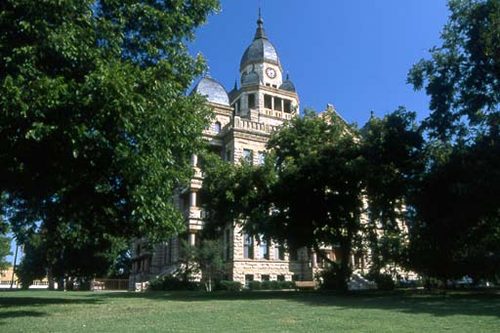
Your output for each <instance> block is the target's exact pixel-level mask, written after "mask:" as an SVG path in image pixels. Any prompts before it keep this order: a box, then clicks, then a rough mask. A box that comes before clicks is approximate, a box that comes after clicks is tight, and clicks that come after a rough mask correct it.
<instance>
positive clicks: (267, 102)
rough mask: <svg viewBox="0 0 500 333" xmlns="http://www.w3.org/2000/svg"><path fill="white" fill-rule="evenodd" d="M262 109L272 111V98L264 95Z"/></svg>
mask: <svg viewBox="0 0 500 333" xmlns="http://www.w3.org/2000/svg"><path fill="white" fill-rule="evenodd" d="M264 107H265V108H266V109H272V108H273V98H272V97H271V96H269V95H264Z"/></svg>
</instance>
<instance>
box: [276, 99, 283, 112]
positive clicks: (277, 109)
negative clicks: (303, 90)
mask: <svg viewBox="0 0 500 333" xmlns="http://www.w3.org/2000/svg"><path fill="white" fill-rule="evenodd" d="M281 101H282V99H281V98H279V97H274V109H275V110H276V111H283V107H282V106H281Z"/></svg>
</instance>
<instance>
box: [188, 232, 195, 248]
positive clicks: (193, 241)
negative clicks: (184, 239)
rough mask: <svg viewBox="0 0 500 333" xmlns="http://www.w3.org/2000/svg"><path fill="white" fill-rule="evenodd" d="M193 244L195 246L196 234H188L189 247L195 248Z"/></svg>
mask: <svg viewBox="0 0 500 333" xmlns="http://www.w3.org/2000/svg"><path fill="white" fill-rule="evenodd" d="M195 244H196V234H195V233H190V234H189V245H191V246H195Z"/></svg>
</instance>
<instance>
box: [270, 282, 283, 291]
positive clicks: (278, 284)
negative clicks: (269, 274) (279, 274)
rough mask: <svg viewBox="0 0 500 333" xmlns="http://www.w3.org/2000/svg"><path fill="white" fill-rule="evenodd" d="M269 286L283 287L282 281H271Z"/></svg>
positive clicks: (274, 288)
mask: <svg viewBox="0 0 500 333" xmlns="http://www.w3.org/2000/svg"><path fill="white" fill-rule="evenodd" d="M269 287H270V289H272V290H277V289H282V288H281V281H271V283H269Z"/></svg>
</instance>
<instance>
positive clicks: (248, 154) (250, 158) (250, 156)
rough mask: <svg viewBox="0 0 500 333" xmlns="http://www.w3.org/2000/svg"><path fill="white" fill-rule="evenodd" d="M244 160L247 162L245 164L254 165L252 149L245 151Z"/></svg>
mask: <svg viewBox="0 0 500 333" xmlns="http://www.w3.org/2000/svg"><path fill="white" fill-rule="evenodd" d="M243 159H244V160H245V162H248V163H250V164H252V162H253V152H252V151H251V150H250V149H243Z"/></svg>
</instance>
